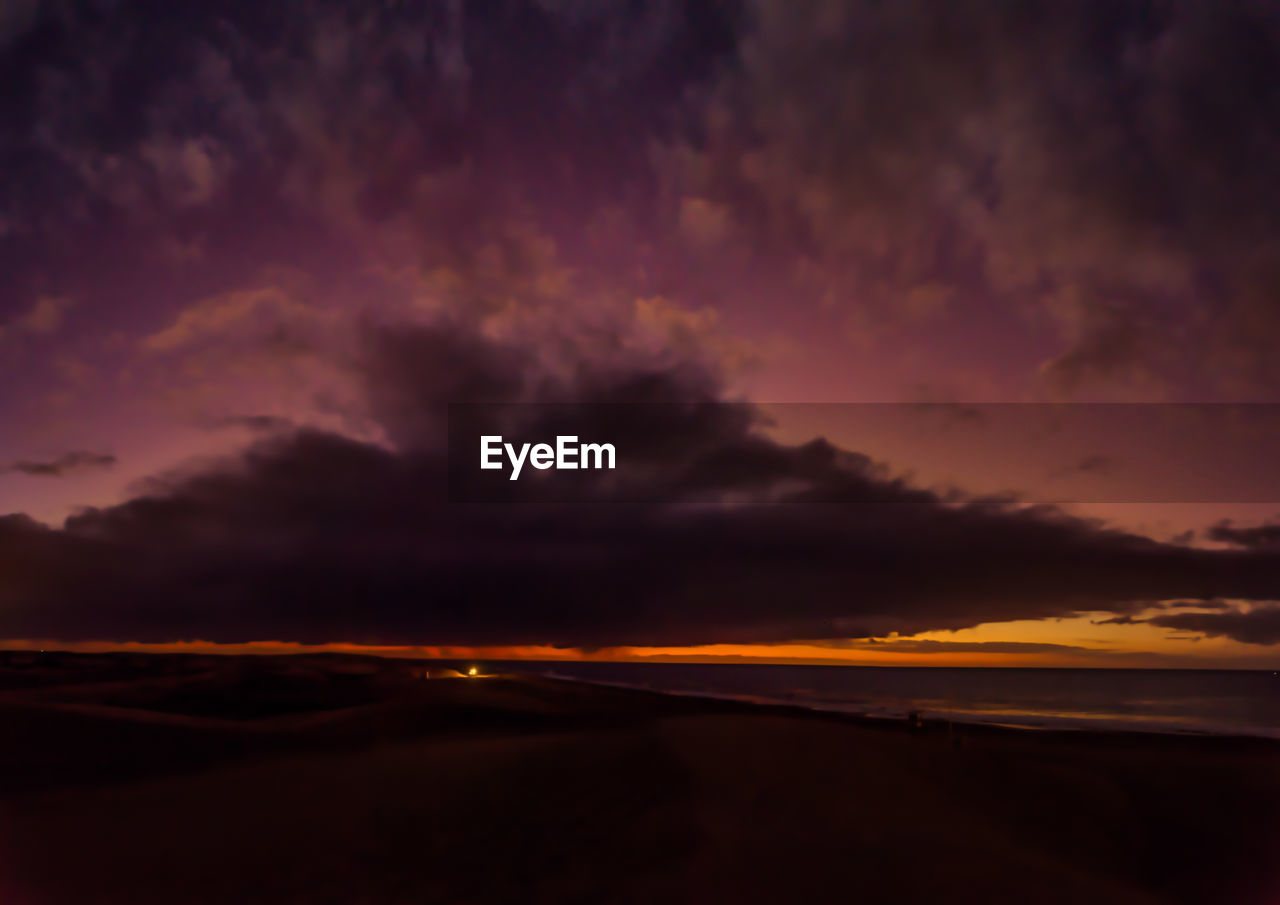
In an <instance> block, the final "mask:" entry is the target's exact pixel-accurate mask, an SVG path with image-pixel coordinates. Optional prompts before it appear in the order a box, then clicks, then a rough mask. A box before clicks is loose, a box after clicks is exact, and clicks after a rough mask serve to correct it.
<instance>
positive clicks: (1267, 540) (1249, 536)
mask: <svg viewBox="0 0 1280 905" xmlns="http://www.w3.org/2000/svg"><path fill="white" fill-rule="evenodd" d="M1206 535H1207V536H1208V538H1209V539H1210V540H1216V541H1223V542H1225V543H1228V544H1235V545H1236V546H1239V547H1251V548H1255V549H1256V548H1270V549H1277V548H1280V524H1276V523H1269V524H1265V525H1255V526H1253V527H1251V528H1237V527H1235V526H1234V525H1232V524H1231V523H1230V522H1222V523H1220V524H1217V525H1214V526H1213V527H1212V528H1210V529H1209V530H1208V531H1207V532H1206Z"/></svg>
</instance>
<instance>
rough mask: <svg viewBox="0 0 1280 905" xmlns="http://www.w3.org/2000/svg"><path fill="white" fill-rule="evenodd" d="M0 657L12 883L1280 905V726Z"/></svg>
mask: <svg viewBox="0 0 1280 905" xmlns="http://www.w3.org/2000/svg"><path fill="white" fill-rule="evenodd" d="M423 666H424V665H423V664H417V663H407V662H404V661H386V660H382V661H379V660H373V659H362V658H355V657H329V656H320V657H280V658H276V657H179V656H170V657H160V656H152V657H143V656H134V655H93V656H90V655H67V654H45V655H39V654H18V653H0V905H64V903H65V905H96V903H104V905H105V903H111V905H114V903H127V905H146V903H164V905H200V903H219V905H223V903H228V905H229V903H259V902H261V903H273V905H287V903H308V905H310V903H317V905H320V903H334V905H359V903H370V905H383V903H394V905H401V903H404V905H408V903H417V905H422V903H436V902H440V903H490V902H500V903H506V902H511V903H577V902H582V903H587V902H635V903H684V902H688V903H694V902H697V903H706V902H729V903H739V902H744V903H745V902H768V903H782V902H834V901H847V902H860V903H867V902H893V903H916V902H929V903H957V902H972V903H998V902H1014V903H1059V902H1061V903H1089V905H1102V903H1110V902H1167V903H1213V905H1234V903H1240V905H1267V903H1277V902H1280V746H1277V745H1276V744H1273V743H1269V742H1264V741H1260V740H1259V741H1251V740H1247V739H1211V738H1188V737H1159V736H1139V735H1120V734H1117V735H1094V734H1084V733H1049V732H1044V733H1032V732H1017V731H1002V730H998V729H979V728H976V727H966V728H963V729H956V730H955V731H954V733H953V732H950V731H948V728H947V727H945V726H925V727H923V728H921V729H914V730H913V729H909V728H908V727H905V726H900V725H897V724H874V723H867V722H859V721H857V720H853V719H848V718H838V717H833V716H821V715H811V714H805V713H802V712H795V711H788V710H782V709H771V708H759V707H752V706H749V705H738V704H732V703H717V702H710V701H698V700H693V699H688V698H676V697H666V696H662V695H655V694H648V693H644V692H638V691H625V690H618V689H607V688H596V687H589V686H584V685H578V684H573V683H565V682H555V681H551V680H541V679H527V678H514V677H513V678H501V677H485V678H479V679H466V678H441V679H434V678H423V677H422V675H421V674H422V670H423Z"/></svg>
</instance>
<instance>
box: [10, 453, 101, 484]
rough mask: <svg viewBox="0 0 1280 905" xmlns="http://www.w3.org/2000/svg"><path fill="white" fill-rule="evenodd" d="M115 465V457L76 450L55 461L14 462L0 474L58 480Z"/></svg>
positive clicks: (21, 460)
mask: <svg viewBox="0 0 1280 905" xmlns="http://www.w3.org/2000/svg"><path fill="white" fill-rule="evenodd" d="M115 464H116V457H115V456H113V455H111V454H110V453H94V452H85V451H83V450H76V451H73V452H69V453H64V454H63V455H61V456H58V457H57V458H56V459H46V460H42V461H35V460H32V459H19V460H18V461H16V462H10V463H9V464H8V465H5V466H3V467H0V473H2V472H6V471H12V472H17V473H19V474H25V475H32V476H33V477H42V478H60V477H62V476H63V475H67V474H71V473H72V472H77V471H84V470H85V469H92V468H110V467H111V466H112V465H115Z"/></svg>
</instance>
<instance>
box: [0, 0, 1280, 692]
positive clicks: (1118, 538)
mask: <svg viewBox="0 0 1280 905" xmlns="http://www.w3.org/2000/svg"><path fill="white" fill-rule="evenodd" d="M0 174H2V175H0V417H3V424H4V430H3V431H2V432H0V513H11V514H10V515H2V516H0V638H9V639H14V641H15V643H17V642H21V643H47V642H49V641H50V640H52V639H61V640H63V641H67V642H76V643H89V642H145V643H174V642H180V641H196V640H199V641H224V642H237V643H249V642H281V643H293V642H300V643H308V644H310V643H325V642H332V643H348V644H355V643H369V644H376V645H381V646H386V647H389V648H391V649H399V648H400V647H402V646H415V647H414V649H417V648H416V646H425V648H426V649H430V650H444V649H449V650H454V649H458V648H471V647H485V648H490V649H493V650H496V649H498V646H501V647H502V648H504V649H513V648H514V649H517V650H519V651H522V652H525V653H541V654H551V655H565V654H566V653H572V652H577V651H580V650H586V651H588V652H593V653H592V655H598V656H604V655H607V656H642V655H647V656H698V657H711V656H724V657H738V656H768V657H775V658H781V657H793V656H798V657H806V658H810V659H822V660H828V659H829V660H840V661H845V660H847V661H851V662H904V663H905V662H911V663H917V662H929V663H962V662H982V663H1019V664H1023V663H1078V664H1079V663H1087V664H1092V665H1108V664H1111V665H1165V664H1168V665H1179V664H1187V663H1191V664H1200V665H1224V664H1237V665H1249V666H1263V667H1268V666H1269V667H1274V666H1276V665H1280V603H1276V601H1277V600H1280V541H1278V538H1280V523H1277V522H1275V521H1273V520H1274V519H1276V518H1277V516H1278V515H1280V486H1278V485H1280V476H1277V474H1276V473H1275V472H1276V470H1275V468H1274V466H1273V463H1274V461H1275V458H1276V452H1277V450H1278V447H1280V442H1278V441H1280V398H1277V390H1276V387H1280V360H1278V359H1277V358H1276V357H1275V355H1274V348H1275V345H1276V340H1277V338H1278V337H1280V216H1277V214H1276V211H1278V210H1280V17H1278V15H1277V13H1276V12H1275V10H1274V6H1273V5H1272V4H1267V3H1262V2H1245V0H1241V2H1234V3H1232V2H1227V3H1216V4H1210V3H1208V2H1203V3H1193V2H1182V3H1179V2H1129V0H1097V2H1090V0H1079V2H1073V3H1067V4H1045V3H1034V4H1033V3H1026V4H1020V3H992V2H972V3H969V2H957V3H947V4H942V3H937V2H924V0H921V2H912V0H902V2H880V3H848V2H837V0H813V2H808V0H785V2H784V0H757V2H749V3H737V2H719V0H703V2H692V3H677V2H664V0H650V2H616V3H601V2H592V0H529V2H493V3H488V2H485V3H481V2H476V3H461V2H454V3H449V2H439V3H420V4H418V3H406V2H391V0H384V2H376V3H370V2H361V3H340V2H314V0H313V2H307V3H302V2H292V0H283V2H275V3H270V4H262V3H250V2H209V3H201V4H197V5H192V4H173V3H161V2H141V0H138V2H124V0H83V2H77V0H47V2H39V0H11V2H8V3H5V4H3V5H0ZM477 401H485V402H556V403H561V404H572V403H581V402H590V403H592V404H593V406H594V407H592V408H591V409H589V410H586V409H584V410H582V411H580V412H578V413H577V414H575V415H574V417H576V418H579V419H580V422H579V423H578V424H577V425H576V427H579V428H581V429H582V430H583V431H584V432H587V431H590V430H593V429H594V430H597V431H608V430H618V431H621V432H622V433H623V434H625V435H626V437H627V440H628V442H630V443H631V446H630V447H629V450H630V451H629V452H628V451H627V449H628V448H624V453H626V455H627V456H630V458H627V459H626V463H627V468H624V469H623V470H624V472H625V475H624V477H625V481H624V482H623V483H626V482H631V483H630V484H628V485H627V488H626V492H625V493H624V492H622V491H619V489H618V487H617V486H616V485H608V486H606V485H603V484H601V485H599V486H595V485H592V486H590V487H587V488H586V489H585V491H582V490H581V488H580V491H581V492H586V493H589V494H590V502H586V503H583V502H581V501H578V502H576V503H572V504H570V503H564V502H562V501H558V500H555V499H550V498H546V499H541V500H534V501H527V500H526V501H524V502H520V503H514V502H513V503H509V504H502V505H498V504H486V505H480V504H466V503H457V502H454V503H449V502H448V499H447V498H448V494H447V492H446V490H447V488H446V486H445V484H446V477H445V476H446V473H447V471H448V462H447V459H448V456H447V449H446V447H445V442H444V439H443V436H444V431H445V424H446V417H445V413H446V412H447V408H446V406H447V404H448V403H450V402H477ZM723 401H732V402H734V403H739V404H735V405H732V406H718V405H717V404H716V403H718V402H723ZM637 402H648V403H652V402H662V403H680V404H681V405H680V406H677V409H678V411H679V412H681V413H682V414H681V415H680V416H679V417H676V418H671V417H665V416H660V415H659V414H657V412H659V411H660V410H661V411H668V412H669V411H670V409H669V408H667V409H663V408H662V407H658V408H645V407H643V406H640V407H634V404H635V403H637ZM613 403H627V404H632V405H633V408H632V412H633V414H634V419H633V423H631V424H630V425H620V424H619V422H618V420H617V418H616V416H614V415H610V414H608V412H609V411H610V410H611V405H610V404H613ZM870 403H894V405H889V406H885V405H869V404H870ZM529 427H530V425H528V424H525V425H523V427H522V429H529ZM819 438H821V439H819ZM620 445H621V441H620ZM624 458H625V457H624ZM637 489H638V490H639V491H640V493H641V495H642V496H643V498H644V501H643V502H634V501H635V500H636V499H637V497H636V496H635V493H634V492H635V491H636V490H637ZM626 493H630V494H631V496H630V497H628V499H630V500H632V502H623V501H619V499H618V497H619V495H620V494H621V495H623V496H626ZM992 495H998V496H992ZM1035 501H1039V502H1041V503H1048V504H1052V505H1041V506H1033V505H1030V504H1031V503H1033V502H1035Z"/></svg>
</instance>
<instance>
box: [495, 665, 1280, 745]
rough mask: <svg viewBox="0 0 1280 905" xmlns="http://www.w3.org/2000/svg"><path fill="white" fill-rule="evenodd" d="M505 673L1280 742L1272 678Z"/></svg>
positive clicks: (590, 668)
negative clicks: (1278, 740) (1201, 733)
mask: <svg viewBox="0 0 1280 905" xmlns="http://www.w3.org/2000/svg"><path fill="white" fill-rule="evenodd" d="M510 668H511V670H512V671H524V672H540V673H544V674H550V675H559V676H563V677H565V678H574V679H583V680H587V681H593V682H608V683H613V684H621V685H629V686H636V687H643V688H650V689H653V690H655V691H666V692H675V693H680V694H697V695H706V696H713V697H728V698H736V699H743V700H752V701H761V702H769V703H786V704H796V705H800V706H806V707H814V708H819V709H824V710H838V711H843V712H849V713H861V714H866V715H869V716H885V717H901V716H905V715H906V714H907V713H909V712H910V711H913V710H917V711H921V712H922V713H923V714H924V715H925V716H926V717H932V718H935V719H953V720H956V721H963V722H983V723H998V724H1001V725H1013V726H1020V727H1025V728H1078V729H1099V728H1104V729H1137V730H1145V731H1152V732H1207V733H1219V734H1244V735H1261V736H1270V737H1280V676H1277V675H1276V674H1275V673H1272V672H1265V671H1239V670H1127V669H1125V670H1120V669H958V668H946V669H943V668H885V667H857V666H756V665H738V664H735V665H723V666H722V665H707V664H673V663H663V664H651V663H555V664H550V663H541V664H534V663H523V664H510Z"/></svg>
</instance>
